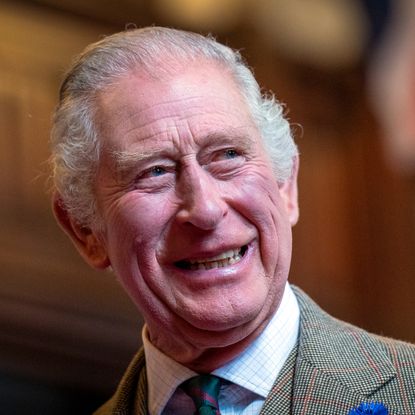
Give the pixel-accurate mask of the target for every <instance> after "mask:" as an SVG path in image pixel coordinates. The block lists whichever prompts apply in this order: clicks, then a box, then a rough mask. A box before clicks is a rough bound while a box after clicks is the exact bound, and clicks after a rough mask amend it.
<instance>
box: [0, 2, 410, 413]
mask: <svg viewBox="0 0 415 415" xmlns="http://www.w3.org/2000/svg"><path fill="white" fill-rule="evenodd" d="M397 3H398V2H397V1H394V2H393V3H392V2H391V1H387V0H372V1H370V0H365V1H363V0H307V1H306V2H305V1H300V0H290V1H289V2H288V1H282V0H221V1H214V0H119V1H110V0H89V1H83V0H36V1H35V0H32V1H29V0H27V1H23V0H14V1H8V0H0V133H1V134H0V166H1V175H0V195H1V196H0V197H1V204H0V227H1V228H0V229H1V232H0V238H1V249H0V265H1V280H0V281H1V283H0V407H1V408H2V412H3V413H7V414H8V415H12V414H42V415H47V414H88V413H91V412H92V410H93V409H94V408H95V407H97V406H98V405H99V404H100V403H101V402H103V401H104V400H105V399H107V398H108V397H109V396H110V394H111V392H112V390H113V388H114V387H115V385H116V384H117V382H118V380H119V378H120V376H121V374H122V372H123V370H124V369H125V367H126V365H127V364H128V362H129V360H130V359H131V357H132V356H133V354H134V352H135V351H136V349H137V347H138V345H139V344H140V327H141V324H142V322H141V319H140V316H139V315H138V314H137V312H136V311H135V309H134V306H133V305H132V304H131V302H130V300H129V299H128V298H127V297H126V295H125V294H124V293H123V292H122V290H121V288H120V287H119V286H118V284H117V283H116V281H115V279H114V277H113V276H112V275H111V274H109V273H105V272H103V273H98V272H94V271H92V270H90V269H88V268H87V266H86V265H85V264H84V263H83V262H82V260H81V259H80V258H78V256H77V254H76V253H75V251H74V249H73V247H72V246H71V245H70V242H69V241H68V240H66V238H65V237H64V235H63V234H62V233H61V231H60V230H59V229H58V228H57V225H55V222H54V219H53V217H52V214H51V211H50V206H49V205H50V202H49V195H48V187H49V186H50V183H48V181H47V177H48V165H47V159H48V156H49V152H48V135H49V129H50V118H51V113H52V111H53V108H54V105H55V104H56V101H57V91H58V87H59V83H60V80H61V79H62V75H63V72H64V70H65V68H66V67H67V66H68V64H69V63H70V62H71V59H72V57H73V56H74V55H75V54H76V53H78V52H80V51H81V49H82V48H83V47H84V46H86V45H87V44H88V43H90V42H92V41H95V40H98V39H100V38H101V37H102V36H104V35H108V34H111V33H113V32H115V31H119V30H122V29H124V28H125V27H126V26H127V27H129V26H130V25H137V26H144V25H151V24H157V25H167V26H174V27H178V28H183V29H189V30H194V31H199V32H201V33H209V32H211V33H213V34H215V35H216V36H217V37H218V39H219V40H220V41H222V42H224V43H226V44H228V45H230V46H232V47H234V48H236V49H240V50H241V52H242V54H243V55H244V56H245V57H246V59H247V61H248V63H249V65H250V66H251V67H253V68H254V71H255V74H256V77H257V79H258V80H259V83H260V84H261V85H262V86H263V87H264V89H265V90H269V89H271V90H273V91H274V92H275V93H276V95H277V97H278V98H279V100H281V101H282V102H284V103H286V107H287V112H288V117H289V119H290V120H291V122H292V123H293V125H294V132H295V135H296V140H297V143H298V145H299V148H300V152H301V170H300V178H299V185H300V208H301V215H300V222H299V224H298V225H297V226H296V227H295V229H294V254H293V265H292V271H291V277H290V278H291V282H293V283H295V284H297V285H299V286H300V287H301V288H303V289H304V290H305V291H306V292H308V293H309V294H310V295H311V296H312V297H313V298H314V299H315V300H316V301H317V302H318V303H319V304H320V305H321V306H322V307H323V308H325V309H326V310H327V311H329V312H330V313H331V314H333V315H334V316H336V317H338V318H341V319H344V320H348V321H350V322H352V323H354V324H357V325H360V326H362V327H364V328H366V329H368V330H370V331H372V332H375V333H379V334H383V335H387V336H392V337H396V338H400V339H403V340H407V341H412V342H415V324H414V321H415V255H414V247H415V236H414V235H415V180H414V177H415V170H414V169H413V165H412V167H411V164H410V163H406V164H405V168H403V164H401V162H400V160H399V158H398V157H392V156H391V148H392V147H393V145H390V144H388V145H386V144H385V140H384V137H385V128H384V127H383V125H382V117H381V116H380V117H381V118H379V117H378V116H375V114H378V112H377V110H376V105H374V102H375V101H376V97H377V96H378V95H377V93H378V90H377V88H378V87H379V88H381V86H379V83H377V82H376V81H373V79H380V78H379V77H377V78H376V76H375V75H372V74H374V73H378V72H377V68H378V66H377V65H379V66H381V65H382V63H381V62H382V60H381V59H379V53H378V50H379V49H378V48H379V45H381V44H383V42H385V40H384V39H385V34H386V33H389V32H390V30H391V27H392V28H393V27H396V24H395V23H394V19H395V18H396V14H397V12H396V10H395V8H396V5H397ZM392 5H394V8H393V7H392ZM412 43H413V42H412ZM414 56H415V54H414ZM386 60H388V59H386ZM388 61H390V59H389V60H388ZM392 62H395V61H393V60H392ZM386 75H387V73H386ZM414 84H415V83H414ZM414 90H415V89H414ZM414 96H415V95H414ZM414 99H415V98H414ZM386 100H387V97H386ZM414 102H415V101H414ZM414 115H415V113H414ZM414 118H415V117H414ZM412 138H413V139H414V141H415V135H414V136H413V137H412ZM392 142H393V140H392ZM408 151H409V150H407V151H403V152H402V153H404V154H408ZM402 163H403V162H402ZM401 167H402V168H401Z"/></svg>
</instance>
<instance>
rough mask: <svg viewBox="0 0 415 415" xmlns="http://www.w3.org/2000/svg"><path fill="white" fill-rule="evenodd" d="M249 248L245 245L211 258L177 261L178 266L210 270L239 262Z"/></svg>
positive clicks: (194, 269)
mask: <svg viewBox="0 0 415 415" xmlns="http://www.w3.org/2000/svg"><path fill="white" fill-rule="evenodd" d="M246 250H247V246H246V245H245V246H243V247H241V248H239V249H230V250H228V251H225V252H222V253H221V254H219V255H216V256H213V257H211V258H203V259H202V258H201V259H191V260H183V261H178V262H176V264H175V265H176V266H178V267H179V268H183V269H189V270H192V271H199V270H209V269H213V268H223V267H226V266H229V265H232V264H235V263H237V262H239V261H240V260H241V259H242V257H243V256H244V254H245V252H246Z"/></svg>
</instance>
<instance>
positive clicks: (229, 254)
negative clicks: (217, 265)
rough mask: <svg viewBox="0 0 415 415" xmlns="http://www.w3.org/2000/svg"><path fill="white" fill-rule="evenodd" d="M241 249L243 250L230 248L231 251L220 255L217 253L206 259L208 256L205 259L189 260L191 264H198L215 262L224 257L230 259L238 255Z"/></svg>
mask: <svg viewBox="0 0 415 415" xmlns="http://www.w3.org/2000/svg"><path fill="white" fill-rule="evenodd" d="M240 251H241V250H240V249H230V250H229V251H226V252H223V253H221V254H219V255H216V256H213V257H211V258H209V259H206V258H204V259H193V260H190V261H189V262H190V264H191V265H196V264H206V263H209V262H215V261H219V260H222V259H227V260H229V259H230V258H233V257H236V256H238V255H239V253H240Z"/></svg>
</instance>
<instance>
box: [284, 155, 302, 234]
mask: <svg viewBox="0 0 415 415" xmlns="http://www.w3.org/2000/svg"><path fill="white" fill-rule="evenodd" d="M299 164H300V160H299V157H298V156H295V158H294V160H293V168H292V172H291V176H290V177H289V178H288V179H287V180H285V181H284V182H283V183H281V184H280V194H281V197H282V199H283V202H284V205H285V210H286V212H287V215H288V219H289V221H290V224H291V226H294V225H295V224H296V223H297V222H298V218H299V215H300V212H299V208H298V187H297V176H298V169H299Z"/></svg>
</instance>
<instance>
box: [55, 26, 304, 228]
mask: <svg viewBox="0 0 415 415" xmlns="http://www.w3.org/2000/svg"><path fill="white" fill-rule="evenodd" d="M166 57H169V58H170V59H166ZM201 58H204V59H207V60H210V61H213V62H216V63H218V64H221V65H222V66H224V67H225V68H226V69H227V70H229V71H230V73H231V74H232V76H233V77H234V79H235V81H236V82H237V84H238V85H239V86H240V88H241V92H242V94H243V95H244V97H245V99H246V102H247V105H248V106H249V108H250V111H251V113H252V116H253V119H254V121H255V123H256V124H257V126H258V129H259V131H260V133H261V136H262V138H263V140H264V145H265V147H266V150H267V152H268V154H269V156H270V158H271V161H272V164H273V168H274V173H275V175H276V178H277V180H279V181H284V180H286V179H287V178H288V177H289V176H290V175H291V172H292V169H293V159H294V157H295V156H296V155H297V147H296V145H295V143H294V140H293V138H292V134H291V130H290V126H289V123H288V121H287V120H286V119H285V118H284V114H283V107H282V105H281V104H279V103H278V102H277V101H276V99H275V97H274V96H273V95H270V94H268V95H262V94H261V90H260V87H259V85H258V83H257V82H256V80H255V78H254V75H253V74H252V72H251V70H250V69H249V68H248V66H247V65H246V64H245V63H244V61H243V59H242V57H241V55H240V54H239V52H237V51H234V50H232V49H231V48H229V47H227V46H224V45H222V44H220V43H218V42H216V41H215V39H213V38H212V37H210V36H207V37H205V36H202V35H200V34H196V33H191V32H185V31H180V30H175V29H169V28H162V27H147V28H143V29H134V30H127V31H125V32H120V33H116V34H114V35H111V36H108V37H105V38H104V39H102V40H101V41H99V42H96V43H94V44H92V45H90V46H88V47H87V48H86V49H85V50H84V52H83V53H82V54H81V55H79V56H78V57H77V58H76V59H75V61H74V63H73V65H72V67H71V68H70V70H69V71H68V72H67V74H66V76H65V79H64V81H63V83H62V86H61V89H60V99H59V103H58V106H57V108H56V111H55V115H54V119H53V128H52V134H51V141H52V157H51V160H52V167H53V178H54V184H55V187H56V190H57V192H58V193H59V194H60V197H61V199H62V202H63V204H64V205H65V208H66V209H67V210H68V212H69V214H70V215H71V216H72V217H73V218H74V219H75V220H76V221H77V222H78V223H79V224H81V225H84V226H93V225H94V224H97V223H98V222H97V220H98V218H97V214H98V212H97V208H96V197H95V191H94V183H95V178H96V174H97V169H98V163H99V156H100V142H99V139H98V136H99V134H98V131H97V128H96V126H95V125H94V118H95V112H94V111H95V108H96V106H95V105H94V101H95V99H96V96H97V94H98V93H99V92H101V91H103V90H105V88H108V87H109V86H110V85H113V84H115V83H116V81H117V80H118V79H119V78H121V77H122V76H123V75H126V74H127V73H128V72H130V71H132V70H134V69H137V68H138V69H139V70H142V71H145V72H146V73H147V74H148V75H149V76H153V75H154V73H156V74H157V75H160V74H161V75H163V73H166V74H174V68H171V67H170V66H169V64H168V63H167V62H170V63H171V62H177V63H178V64H180V65H181V66H183V65H184V64H186V63H188V62H192V61H196V60H198V59H201ZM155 68H156V69H155ZM176 70H177V69H176Z"/></svg>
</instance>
